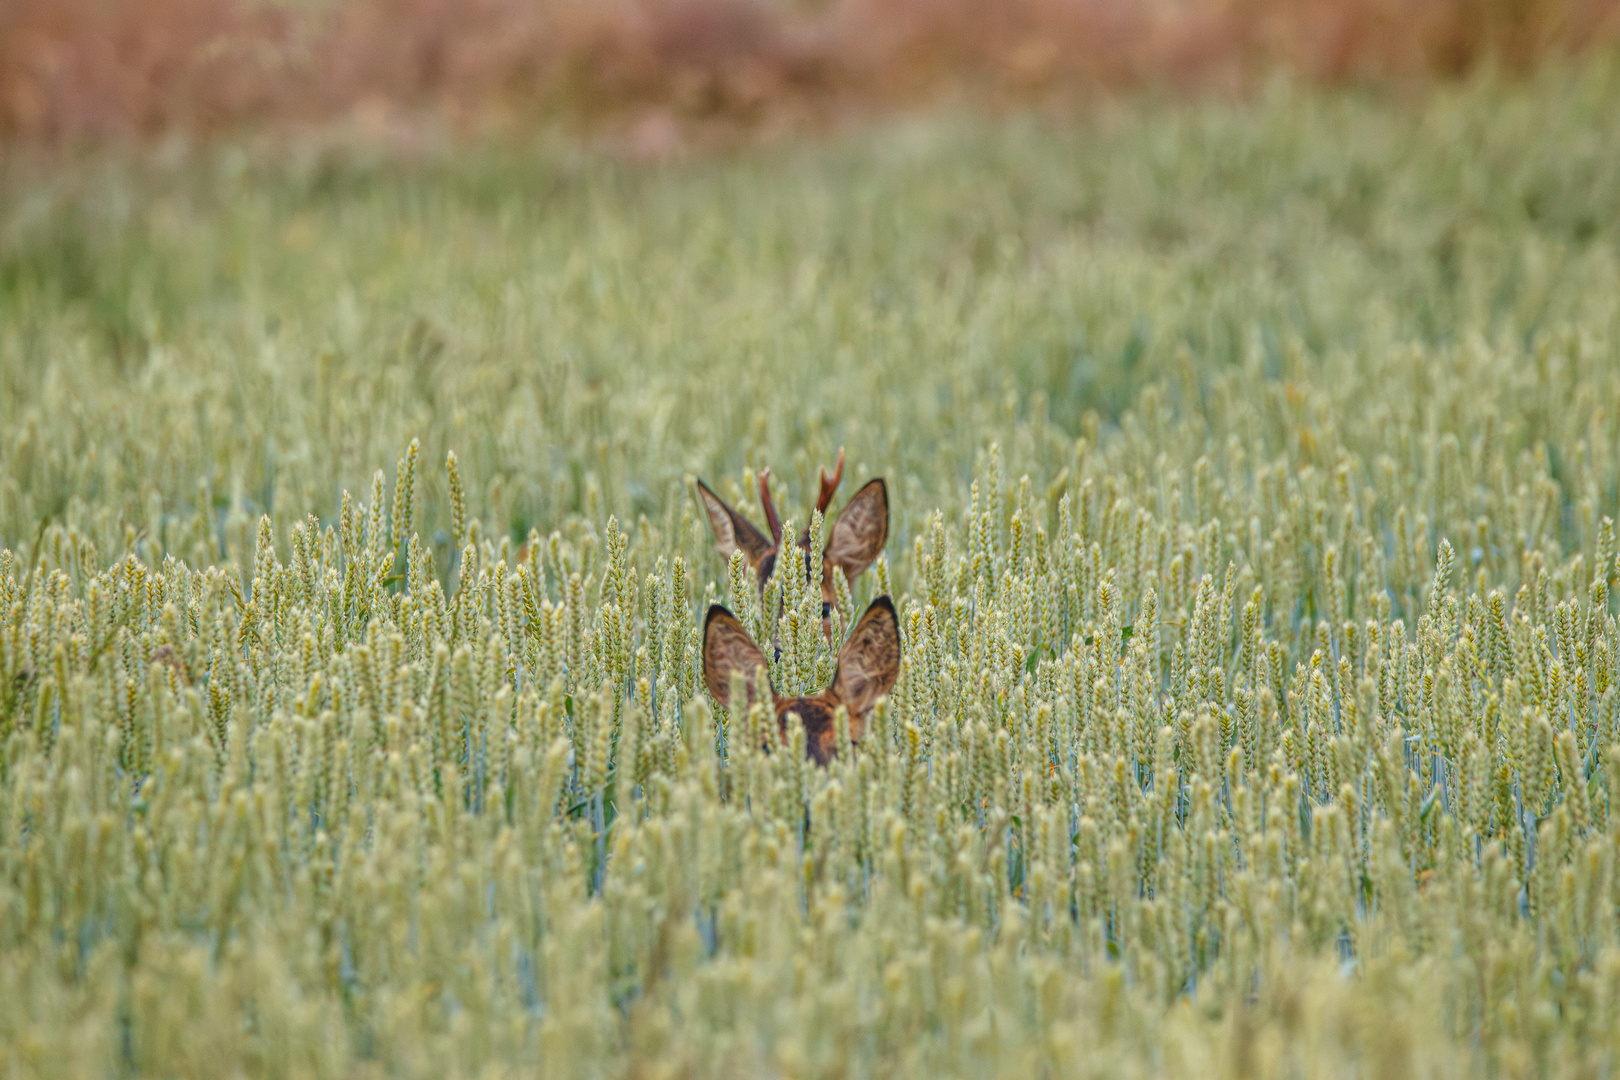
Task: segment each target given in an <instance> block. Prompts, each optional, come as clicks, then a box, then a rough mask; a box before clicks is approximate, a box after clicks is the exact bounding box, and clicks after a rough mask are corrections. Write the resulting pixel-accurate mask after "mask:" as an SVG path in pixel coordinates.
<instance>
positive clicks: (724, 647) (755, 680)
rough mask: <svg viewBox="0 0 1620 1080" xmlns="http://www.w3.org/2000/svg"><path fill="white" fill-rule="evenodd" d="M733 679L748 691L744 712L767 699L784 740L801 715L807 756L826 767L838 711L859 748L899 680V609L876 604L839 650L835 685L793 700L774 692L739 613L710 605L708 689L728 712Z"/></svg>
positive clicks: (834, 746) (881, 601)
mask: <svg viewBox="0 0 1620 1080" xmlns="http://www.w3.org/2000/svg"><path fill="white" fill-rule="evenodd" d="M734 676H740V680H739V681H740V684H741V685H742V686H743V687H745V688H746V694H747V701H746V703H741V705H740V707H741V708H747V707H749V706H751V705H753V704H754V703H755V702H762V701H765V700H766V699H767V698H768V699H769V703H770V706H771V708H772V709H773V710H774V711H775V713H776V724H777V731H778V733H779V734H780V735H781V736H782V737H783V738H786V736H787V727H788V719H787V718H788V715H789V714H794V715H797V716H798V718H799V721H800V723H802V724H803V725H804V751H805V756H806V757H808V758H810V760H812V761H814V762H815V763H816V764H817V765H821V766H826V765H827V763H828V762H830V761H831V760H832V759H833V757H834V756H835V755H836V754H837V752H838V731H837V727H838V725H837V720H836V713H837V711H838V709H839V707H843V708H844V709H846V710H847V711H848V714H849V738H850V742H852V743H859V742H860V741H861V737H862V736H863V735H865V734H866V719H867V717H868V716H869V715H870V714H871V712H872V707H873V706H874V705H875V704H876V703H877V701H878V699H879V698H883V697H887V696H888V694H889V691H891V690H893V689H894V683H895V680H896V679H897V678H899V676H900V622H899V620H898V619H897V618H896V617H895V614H894V603H893V601H891V600H890V599H889V598H888V597H887V596H879V597H878V598H877V599H876V600H873V601H872V602H871V604H869V605H868V606H867V608H866V611H865V613H864V614H862V615H861V617H860V619H858V620H857V621H856V623H855V626H854V628H853V629H852V630H850V632H849V636H848V637H847V638H845V639H844V643H843V645H842V646H841V647H840V648H839V650H838V666H837V668H836V669H835V670H834V672H833V677H832V682H831V684H829V685H828V686H827V688H826V689H825V690H822V691H821V692H820V693H819V694H812V695H809V696H796V697H783V696H782V695H780V694H778V693H776V691H775V689H773V688H772V686H771V681H770V668H769V666H768V665H767V663H766V661H765V653H764V651H763V650H762V649H760V647H759V646H758V645H757V644H755V642H754V639H753V638H752V637H750V636H749V634H748V631H747V630H745V629H744V628H743V625H742V623H741V622H739V621H738V619H737V617H736V616H735V615H733V614H732V613H731V612H730V611H728V610H726V608H725V607H724V606H723V605H721V604H713V605H711V606H710V607H709V613H708V615H706V616H705V617H704V620H703V685H704V686H705V687H707V688H708V691H709V696H711V697H712V698H714V699H715V700H716V701H718V702H719V703H720V704H722V705H724V706H726V707H727V708H728V709H729V708H731V704H732V702H731V691H732V685H733V678H734Z"/></svg>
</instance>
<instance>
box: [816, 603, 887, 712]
mask: <svg viewBox="0 0 1620 1080" xmlns="http://www.w3.org/2000/svg"><path fill="white" fill-rule="evenodd" d="M899 677H900V620H899V619H897V618H895V614H894V603H893V602H892V601H891V600H890V599H889V598H888V597H887V596H880V597H878V598H877V599H876V600H874V601H872V603H871V604H870V606H868V607H867V609H866V614H864V615H862V616H861V620H860V622H858V623H856V624H855V629H853V630H851V631H850V632H849V639H848V640H847V641H845V642H844V647H843V648H841V649H839V650H838V672H837V674H835V675H834V676H833V683H832V693H833V696H834V697H835V698H837V699H838V701H839V702H840V703H842V704H843V705H845V706H847V707H848V708H849V715H850V716H851V717H856V716H865V715H866V714H867V713H868V712H870V711H871V709H872V703H873V702H875V701H876V700H877V699H878V698H880V697H883V696H884V695H886V694H888V692H889V691H890V690H893V689H894V681H895V680H896V679H898V678H899Z"/></svg>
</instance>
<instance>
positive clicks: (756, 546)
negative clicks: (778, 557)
mask: <svg viewBox="0 0 1620 1080" xmlns="http://www.w3.org/2000/svg"><path fill="white" fill-rule="evenodd" d="M697 489H698V498H699V499H700V500H701V501H702V503H703V511H704V513H706V514H708V515H709V528H711V529H713V530H714V543H715V546H716V547H718V548H719V549H720V555H721V557H723V558H727V559H729V558H731V553H732V552H733V551H741V552H742V553H743V558H745V559H747V560H748V565H749V566H750V567H751V568H752V569H753V570H755V571H756V572H757V571H758V570H759V564H760V560H762V559H763V558H765V556H767V555H769V554H770V553H771V551H772V550H773V549H774V548H775V547H776V545H775V544H773V543H771V541H770V539H769V538H768V537H767V536H766V535H765V534H764V533H762V532H760V531H759V530H758V529H757V528H755V527H754V523H753V522H751V521H749V520H748V519H747V518H745V517H743V516H742V515H741V514H739V513H737V511H735V510H733V509H732V508H731V507H729V506H727V505H726V504H725V502H724V500H722V499H721V498H720V496H718V495H716V494H715V493H714V492H712V491H710V490H709V485H707V484H705V483H704V482H703V481H702V480H699V481H698V482H697Z"/></svg>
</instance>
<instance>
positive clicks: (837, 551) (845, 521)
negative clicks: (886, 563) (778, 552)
mask: <svg viewBox="0 0 1620 1080" xmlns="http://www.w3.org/2000/svg"><path fill="white" fill-rule="evenodd" d="M888 539H889V489H888V488H887V487H886V486H885V485H884V483H883V479H882V477H879V478H878V479H876V480H869V481H867V483H866V486H865V487H863V488H861V490H859V491H857V492H856V493H855V497H854V498H852V499H850V500H849V502H847V503H845V504H844V508H843V509H842V510H840V511H839V512H838V517H837V519H836V520H834V521H833V526H832V531H831V532H830V533H828V535H827V547H826V548H825V550H823V552H822V555H821V580H822V586H823V591H825V589H826V586H827V585H828V584H829V583H831V581H832V568H833V567H835V566H838V567H842V568H843V570H844V576H845V577H847V578H849V580H850V581H854V580H855V578H856V577H857V576H858V575H859V574H860V572H861V571H862V570H865V569H866V568H867V567H868V566H871V565H872V561H873V560H874V559H876V558H877V557H878V556H879V555H881V554H883V545H884V543H885V542H886V541H887V540H888Z"/></svg>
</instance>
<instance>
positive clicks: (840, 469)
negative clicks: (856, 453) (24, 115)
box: [816, 446, 844, 514]
mask: <svg viewBox="0 0 1620 1080" xmlns="http://www.w3.org/2000/svg"><path fill="white" fill-rule="evenodd" d="M820 471H821V494H820V495H819V496H817V498H816V509H817V510H818V511H820V512H821V513H823V514H825V513H826V512H827V506H828V505H829V504H830V503H831V502H832V497H833V492H835V491H837V490H838V482H839V481H840V480H842V479H843V478H844V448H843V447H842V446H840V447H839V448H838V464H837V466H836V467H834V469H833V474H832V479H831V480H828V479H827V466H825V465H823V466H821V469H820Z"/></svg>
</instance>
